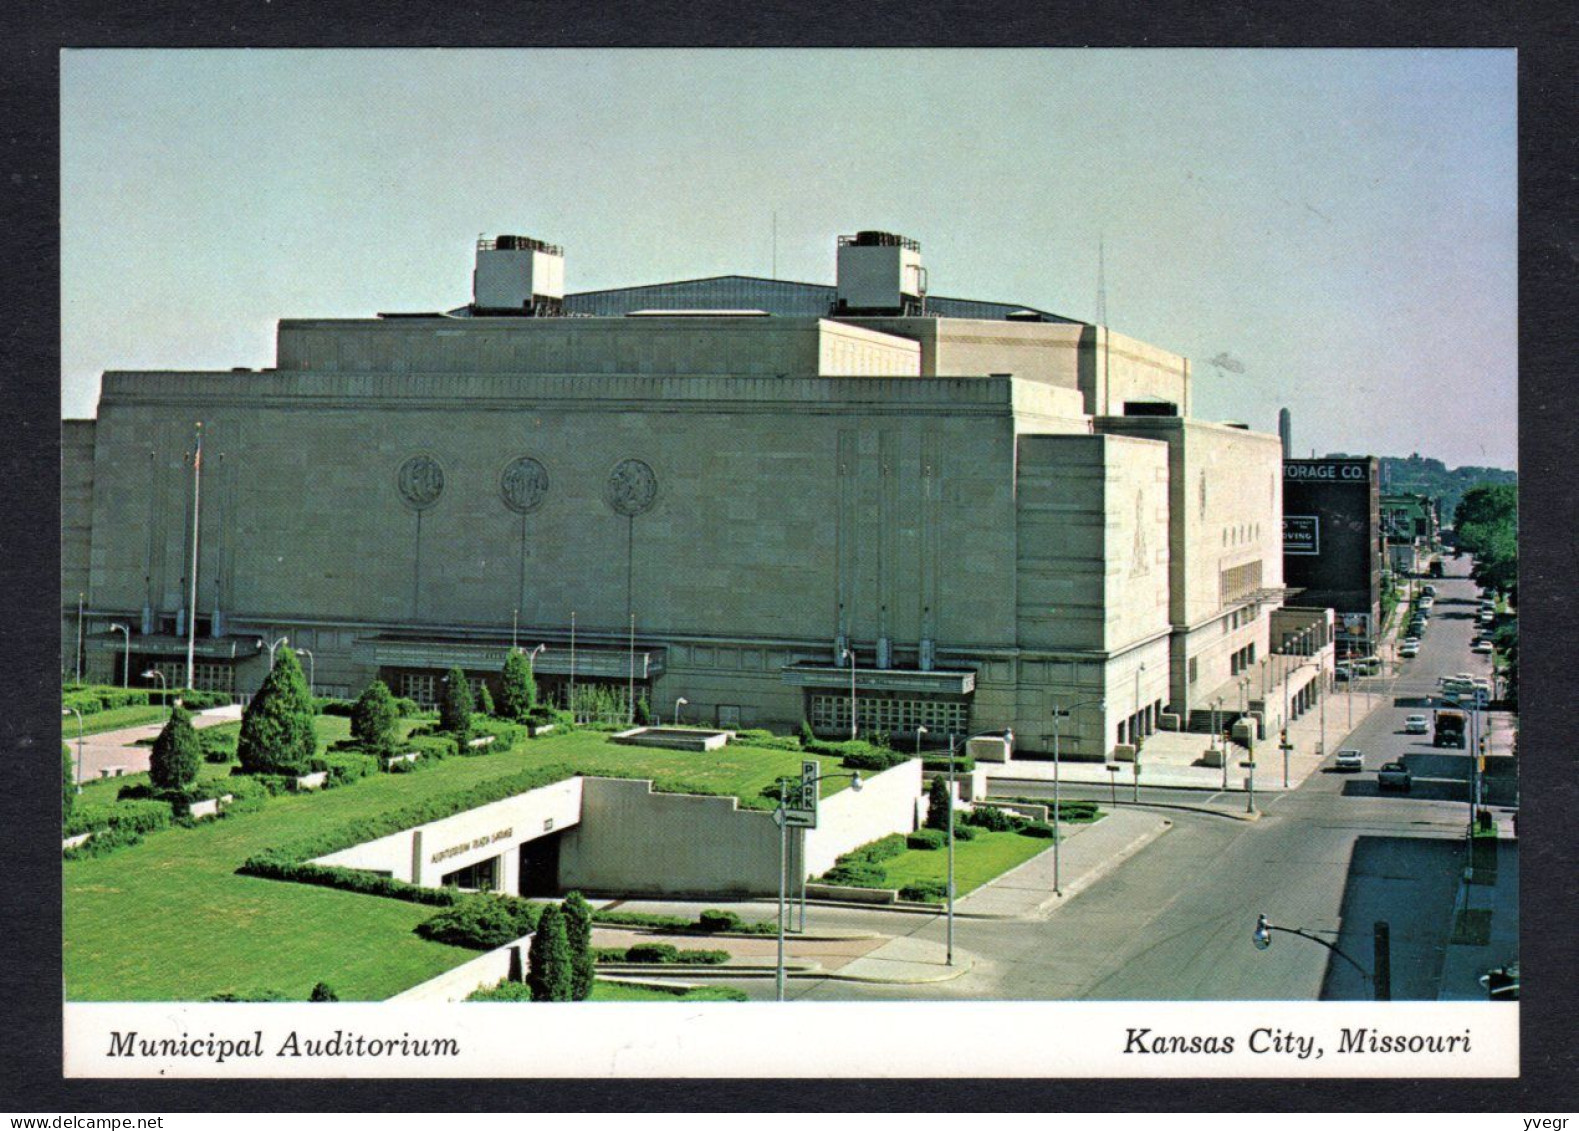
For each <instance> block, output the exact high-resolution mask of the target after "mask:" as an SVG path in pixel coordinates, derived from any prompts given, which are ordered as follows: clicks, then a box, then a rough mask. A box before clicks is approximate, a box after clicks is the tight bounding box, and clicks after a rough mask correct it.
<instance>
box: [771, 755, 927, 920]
mask: <svg viewBox="0 0 1579 1131" xmlns="http://www.w3.org/2000/svg"><path fill="white" fill-rule="evenodd" d="M920 794H921V762H920V760H919V759H916V758H908V759H906V760H905V761H903V762H901V763H900V764H899V765H897V766H895V767H893V768H892V769H889V770H884V771H883V772H882V773H880V774H874V775H873V776H872V777H869V778H867V777H863V778H862V780H861V789H860V792H856V791H855V790H851V789H845V790H841V791H840V792H838V793H836V794H834V795H833V796H832V797H828V798H824V799H823V800H822V802H821V803H820V804H819V805H818V814H817V827H816V828H815V829H812V830H811V831H810V832H808V833H807V834H806V860H805V871H806V874H807V875H809V876H820V875H822V873H824V872H826V871H827V870H828V869H829V868H831V867H833V862H834V861H835V860H837V859H838V858H839V857H840V856H843V855H844V854H845V853H846V852H849V851H850V850H851V849H852V848H859V847H860V846H861V845H863V844H866V843H867V842H868V841H873V840H876V839H877V838H878V837H882V836H887V835H888V834H889V833H908V832H914V831H915V828H916V798H917V797H918V796H920ZM775 890H776V889H775Z"/></svg>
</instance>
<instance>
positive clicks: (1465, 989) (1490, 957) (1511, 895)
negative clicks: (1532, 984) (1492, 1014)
mask: <svg viewBox="0 0 1579 1131" xmlns="http://www.w3.org/2000/svg"><path fill="white" fill-rule="evenodd" d="M1497 824H1498V830H1497V831H1498V834H1499V835H1498V840H1497V867H1496V871H1495V873H1494V876H1495V878H1494V880H1493V881H1492V882H1490V883H1485V882H1471V881H1470V879H1469V878H1468V877H1467V874H1466V878H1465V879H1463V880H1460V882H1459V889H1458V899H1457V901H1456V902H1455V904H1454V914H1453V922H1452V923H1450V924H1449V932H1450V933H1449V935H1448V945H1447V948H1446V950H1445V951H1444V952H1443V955H1442V979H1441V983H1440V988H1439V989H1438V990H1437V995H1436V996H1437V1000H1438V1001H1485V1000H1486V987H1484V986H1482V985H1481V984H1480V976H1481V975H1482V974H1484V973H1486V971H1488V970H1490V969H1492V968H1493V967H1497V966H1505V965H1507V964H1508V963H1510V962H1517V961H1518V958H1519V842H1518V841H1517V840H1516V839H1514V837H1513V835H1512V812H1511V811H1508V810H1503V811H1498V812H1497ZM1488 878H1490V877H1488V876H1487V875H1486V874H1485V873H1484V872H1482V873H1480V874H1478V875H1477V876H1476V877H1475V879H1477V880H1485V879H1488Z"/></svg>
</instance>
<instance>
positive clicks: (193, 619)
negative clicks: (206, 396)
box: [186, 420, 203, 690]
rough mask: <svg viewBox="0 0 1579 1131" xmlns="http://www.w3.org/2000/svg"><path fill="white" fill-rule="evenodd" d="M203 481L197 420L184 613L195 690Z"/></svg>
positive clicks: (189, 686) (188, 664) (188, 677)
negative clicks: (189, 566) (189, 570)
mask: <svg viewBox="0 0 1579 1131" xmlns="http://www.w3.org/2000/svg"><path fill="white" fill-rule="evenodd" d="M202 482H203V422H202V421H201V420H199V421H198V422H197V446H196V447H195V448H194V449H193V451H192V577H191V586H190V590H191V595H190V598H189V600H188V601H187V615H186V686H187V689H188V690H195V687H196V685H195V684H194V682H193V677H194V675H195V672H196V666H197V665H196V656H197V529H198V526H197V517H198V507H199V506H200V505H201V502H202V499H201V496H200V495H199V491H200V489H201V486H202Z"/></svg>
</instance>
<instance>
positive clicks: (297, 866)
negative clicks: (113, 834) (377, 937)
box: [88, 841, 464, 907]
mask: <svg viewBox="0 0 1579 1131" xmlns="http://www.w3.org/2000/svg"><path fill="white" fill-rule="evenodd" d="M88 843H90V844H91V843H93V842H92V841H89V842H88ZM237 871H238V872H239V873H240V874H241V875H243V876H256V877H258V878H259V879H264V880H288V881H290V882H291V883H296V884H311V885H313V886H314V887H321V888H337V889H339V890H340V891H349V892H355V893H356V894H358V895H378V896H383V897H384V898H385V899H401V900H405V901H406V902H407V903H427V904H431V905H433V906H435V907H449V906H451V905H452V904H454V903H455V902H456V901H457V900H459V899H461V898H463V895H464V893H462V892H459V891H457V890H456V889H454V888H424V887H418V886H417V885H416V884H408V883H407V882H406V881H405V880H397V879H394V878H393V877H390V876H380V875H377V874H375V873H373V872H364V871H362V870H361V869H360V868H341V867H339V866H337V865H333V864H306V863H302V862H300V861H295V860H287V859H285V858H284V857H281V856H276V855H271V854H270V853H267V852H260V853H258V854H257V855H256V856H252V857H249V858H248V859H247V862H246V863H245V864H243V865H242V866H241V867H240V868H238V869H237Z"/></svg>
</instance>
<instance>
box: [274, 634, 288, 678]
mask: <svg viewBox="0 0 1579 1131" xmlns="http://www.w3.org/2000/svg"><path fill="white" fill-rule="evenodd" d="M289 643H290V637H288V636H282V637H280V638H279V639H278V640H276V641H275V642H274V643H273V644H270V645H269V670H270V671H273V670H274V649H276V648H278V647H279V646H280V645H281V644H289Z"/></svg>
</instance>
